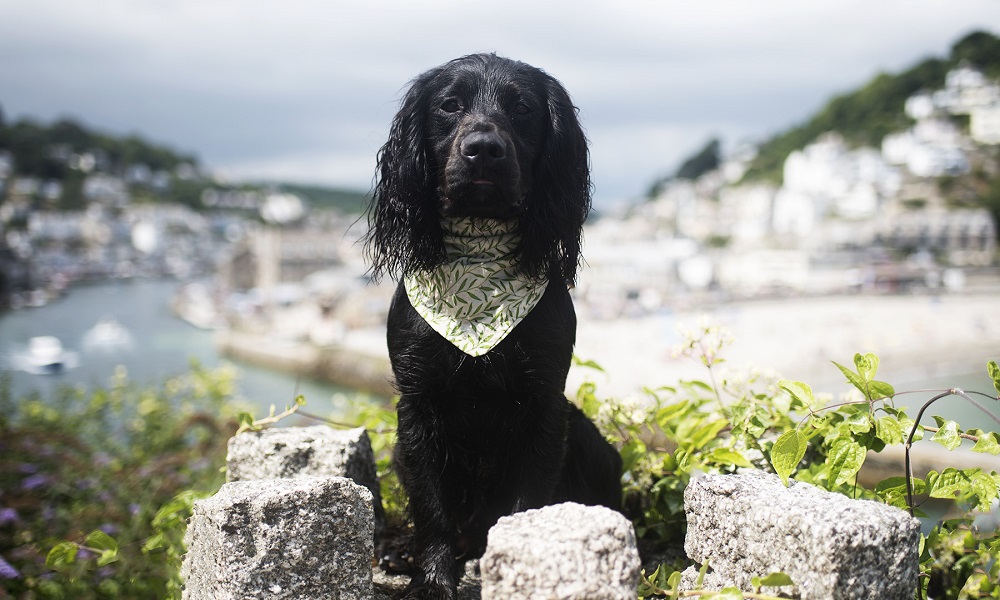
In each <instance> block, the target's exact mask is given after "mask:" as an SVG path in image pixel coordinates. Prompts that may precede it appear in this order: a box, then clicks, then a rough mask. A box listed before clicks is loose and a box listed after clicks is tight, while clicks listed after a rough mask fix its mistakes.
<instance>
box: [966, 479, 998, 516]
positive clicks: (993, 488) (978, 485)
mask: <svg viewBox="0 0 1000 600" xmlns="http://www.w3.org/2000/svg"><path fill="white" fill-rule="evenodd" d="M971 490H972V493H974V494H975V495H976V498H977V499H978V500H979V502H978V504H977V506H976V510H979V511H983V512H989V510H990V507H991V506H992V505H993V500H995V499H996V497H997V482H995V481H993V478H992V477H990V476H989V475H987V474H986V473H982V472H980V473H976V474H975V475H973V476H972V485H971Z"/></svg>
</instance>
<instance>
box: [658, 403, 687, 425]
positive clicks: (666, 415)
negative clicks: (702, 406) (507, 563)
mask: <svg viewBox="0 0 1000 600" xmlns="http://www.w3.org/2000/svg"><path fill="white" fill-rule="evenodd" d="M689 405H690V402H688V401H687V400H681V401H680V402H675V403H674V404H669V405H667V406H664V407H663V408H661V409H660V410H658V411H656V424H657V425H659V426H660V427H661V428H663V429H668V430H669V429H673V428H672V427H669V424H670V422H671V421H673V420H674V419H676V418H677V417H678V416H680V415H682V414H684V413H685V412H687V409H688V406H689Z"/></svg>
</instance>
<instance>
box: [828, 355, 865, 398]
mask: <svg viewBox="0 0 1000 600" xmlns="http://www.w3.org/2000/svg"><path fill="white" fill-rule="evenodd" d="M833 364H835V365H837V368H838V369H840V372H841V373H843V374H844V376H845V377H847V381H848V382H849V383H850V384H851V385H853V386H854V387H856V388H858V390H860V391H861V393H862V394H865V395H866V396H867V394H868V392H867V390H866V389H865V380H864V379H863V378H862V377H861V376H860V375H858V374H857V373H855V372H854V371H852V370H850V369H848V368H847V367H845V366H844V365H842V364H840V363H838V362H834V363H833Z"/></svg>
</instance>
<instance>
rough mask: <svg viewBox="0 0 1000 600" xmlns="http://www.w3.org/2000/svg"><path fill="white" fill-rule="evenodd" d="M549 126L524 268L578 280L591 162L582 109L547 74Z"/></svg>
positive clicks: (527, 223)
mask: <svg viewBox="0 0 1000 600" xmlns="http://www.w3.org/2000/svg"><path fill="white" fill-rule="evenodd" d="M542 76H543V77H544V79H545V88H546V93H547V105H548V112H549V126H548V131H547V132H546V135H545V144H544V146H543V148H542V153H541V156H540V157H539V164H538V166H537V168H536V173H535V178H534V181H535V184H534V185H535V188H534V193H533V194H532V196H533V197H532V198H531V202H530V204H529V206H528V210H527V211H526V212H525V213H524V215H523V216H522V218H521V224H520V225H521V252H520V260H521V268H522V270H523V271H524V272H526V273H529V274H532V275H536V276H545V277H548V278H549V279H556V280H561V281H562V282H564V283H565V284H566V285H572V284H573V283H574V282H575V281H576V271H577V268H578V267H579V264H580V260H581V255H580V245H581V242H582V237H583V222H584V221H585V220H586V218H587V214H588V213H589V212H590V205H591V185H590V160H589V154H588V151H587V138H586V136H585V135H584V132H583V128H582V127H581V126H580V121H579V119H578V118H577V109H576V107H575V106H573V101H572V100H571V99H570V97H569V94H568V93H567V92H566V90H565V88H563V86H562V85H561V84H560V83H559V82H558V81H556V80H555V79H553V78H552V77H550V76H548V75H545V74H543V75H542Z"/></svg>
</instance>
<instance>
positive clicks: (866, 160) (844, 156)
mask: <svg viewBox="0 0 1000 600" xmlns="http://www.w3.org/2000/svg"><path fill="white" fill-rule="evenodd" d="M900 183H901V177H900V174H899V173H898V171H897V170H896V169H894V168H892V167H891V166H889V165H888V164H886V162H885V161H884V160H883V159H882V156H881V154H880V153H879V152H878V151H876V150H873V149H871V148H857V149H853V150H852V149H848V148H847V145H846V144H845V143H844V141H843V139H842V138H841V137H840V136H839V135H836V134H826V135H823V136H821V137H820V138H819V139H818V140H817V141H816V142H814V143H812V144H810V145H808V146H806V147H805V148H803V149H802V150H797V151H795V152H792V153H791V154H790V155H789V156H788V158H787V159H786V160H785V166H784V186H783V188H782V190H781V192H779V195H780V199H776V206H775V213H774V223H775V227H776V229H781V230H788V228H789V227H792V226H795V227H808V226H809V225H808V224H810V223H813V222H815V221H817V220H818V219H821V218H823V217H826V216H839V217H843V218H847V219H867V218H871V217H873V216H875V214H876V212H877V211H878V209H879V207H880V206H881V203H882V200H883V199H885V198H888V197H892V196H894V195H895V194H896V192H897V191H898V190H899V186H900ZM802 201H806V202H808V203H809V204H811V208H812V212H813V215H812V216H809V215H807V214H805V213H804V211H805V209H803V208H802V207H801V206H797V207H796V206H792V203H795V202H802ZM786 211H791V212H786ZM793 224H794V225H793Z"/></svg>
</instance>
